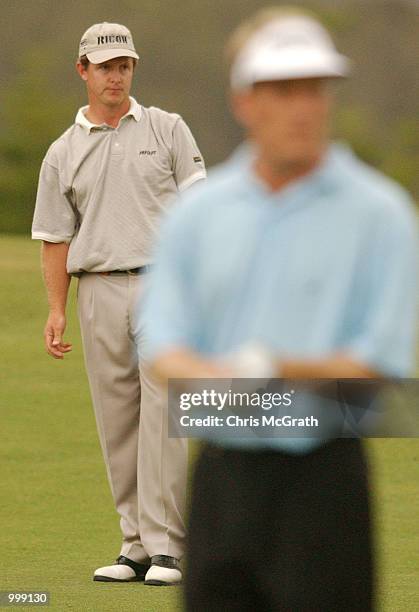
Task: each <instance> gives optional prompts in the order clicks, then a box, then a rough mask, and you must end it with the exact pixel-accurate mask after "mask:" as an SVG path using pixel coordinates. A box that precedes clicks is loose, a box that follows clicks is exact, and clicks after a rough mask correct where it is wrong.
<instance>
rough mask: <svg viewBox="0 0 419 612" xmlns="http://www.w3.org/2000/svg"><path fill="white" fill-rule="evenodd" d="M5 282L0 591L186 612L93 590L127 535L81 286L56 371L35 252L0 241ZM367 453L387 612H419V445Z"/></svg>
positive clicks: (157, 594)
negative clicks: (96, 399)
mask: <svg viewBox="0 0 419 612" xmlns="http://www.w3.org/2000/svg"><path fill="white" fill-rule="evenodd" d="M0 273H1V275H0V278H1V293H0V312H1V368H0V377H1V381H0V384H1V387H0V390H1V395H0V432H1V444H0V470H1V471H0V474H1V477H0V534H1V535H0V544H1V549H0V591H6V590H20V591H22V590H26V591H28V590H37V591H42V590H45V591H49V592H50V594H51V606H50V608H49V609H50V610H54V611H55V610H56V611H62V610H75V611H85V610H86V611H98V612H102V611H107V610H109V611H115V612H125V611H132V610H139V611H145V612H153V611H156V612H157V611H158V612H165V611H167V612H172V611H175V610H181V609H182V600H181V588H180V587H171V588H156V587H146V586H144V585H143V584H138V583H131V584H106V583H94V582H93V581H92V579H91V577H92V572H93V570H94V569H95V568H96V567H98V566H101V565H106V564H108V563H112V562H113V560H114V559H115V557H116V556H117V555H118V553H119V545H120V532H119V525H118V517H117V515H116V513H115V510H114V508H113V503H112V499H111V495H110V491H109V488H108V484H107V481H106V475H105V469H104V465H103V462H102V457H101V451H100V447H99V443H98V439H97V435H96V427H95V422H94V417H93V412H92V409H91V404H90V398H89V392H88V386H87V379H86V374H85V371H84V367H83V357H82V348H81V340H80V334H79V329H78V324H77V320H76V316H75V283H74V281H73V283H72V285H73V286H72V288H71V295H70V307H69V313H68V314H69V316H68V327H67V333H66V339H67V340H68V341H71V342H72V343H73V346H74V348H73V352H72V353H71V354H70V355H68V356H66V358H65V359H64V361H55V360H53V359H52V358H51V357H49V356H48V355H47V354H46V353H45V350H44V348H43V340H42V329H43V325H44V322H45V318H46V313H47V307H46V298H45V292H44V289H43V284H42V280H41V275H40V266H39V243H33V242H31V241H30V240H29V239H25V238H22V237H6V236H3V237H0ZM368 448H369V451H370V462H371V467H372V475H373V483H374V500H375V504H374V508H375V515H376V532H377V539H378V560H379V569H380V572H379V577H380V595H379V603H380V605H379V609H380V610H383V611H385V612H387V611H388V612H390V611H391V612H393V611H399V610H400V611H406V612H409V611H412V612H416V611H417V610H419V586H418V585H419V552H418V551H419V495H418V481H419V440H415V439H405V440H373V441H369V442H368ZM220 612H224V611H220ZM225 612H228V611H225ZM255 612H257V611H255ZM336 612H338V611H336Z"/></svg>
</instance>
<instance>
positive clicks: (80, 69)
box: [76, 62, 87, 81]
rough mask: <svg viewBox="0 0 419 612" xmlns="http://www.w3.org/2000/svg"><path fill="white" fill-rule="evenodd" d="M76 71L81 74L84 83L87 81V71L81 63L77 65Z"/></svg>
mask: <svg viewBox="0 0 419 612" xmlns="http://www.w3.org/2000/svg"><path fill="white" fill-rule="evenodd" d="M76 70H77V72H78V73H79V75H80V77H81V78H82V79H83V81H87V70H86V68H85V67H84V66H83V64H81V62H77V63H76Z"/></svg>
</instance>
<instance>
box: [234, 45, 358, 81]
mask: <svg viewBox="0 0 419 612" xmlns="http://www.w3.org/2000/svg"><path fill="white" fill-rule="evenodd" d="M349 72H350V61H349V60H348V58H346V57H345V56H343V55H340V54H339V53H333V54H329V53H327V54H326V53H319V52H317V53H316V52H314V51H312V52H310V53H307V52H305V53H301V52H300V53H298V52H297V53H296V52H295V51H294V53H284V52H282V53H273V54H272V53H269V54H268V53H261V54H258V55H256V56H254V57H253V58H247V61H246V60H244V61H242V62H240V63H238V65H236V66H234V67H233V71H232V75H231V84H232V87H233V88H240V87H249V86H251V85H253V84H254V83H260V82H264V81H282V80H289V79H309V78H344V77H346V76H348V74H349Z"/></svg>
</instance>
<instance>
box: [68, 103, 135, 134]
mask: <svg viewBox="0 0 419 612" xmlns="http://www.w3.org/2000/svg"><path fill="white" fill-rule="evenodd" d="M129 99H130V107H129V110H128V112H127V113H126V114H125V115H124V116H123V117H121V119H120V121H122V120H123V119H125V118H126V117H134V119H135V121H139V120H140V119H141V106H140V105H139V104H138V102H137V100H135V98H132V97H131V96H130V98H129ZM88 109H89V106H88V105H87V106H82V107H81V108H80V109H79V111H78V113H77V115H76V120H75V123H76V125H80V126H81V127H82V128H83V129H85V130H86V131H87V132H88V133H90V131H91V130H92V129H94V128H98V127H102V126H105V125H106V124H105V123H102V124H101V125H100V126H99V125H98V124H96V123H92V122H91V121H89V119H88V118H87V117H86V114H85V113H86V112H87V111H88Z"/></svg>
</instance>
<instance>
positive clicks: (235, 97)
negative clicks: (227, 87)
mask: <svg viewBox="0 0 419 612" xmlns="http://www.w3.org/2000/svg"><path fill="white" fill-rule="evenodd" d="M252 99H253V96H252V90H251V89H246V90H243V91H232V92H230V106H231V109H232V111H233V114H234V116H235V118H236V120H237V121H238V123H240V124H241V125H242V126H243V127H245V128H249V127H250V125H251V123H252V115H253V104H252Z"/></svg>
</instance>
